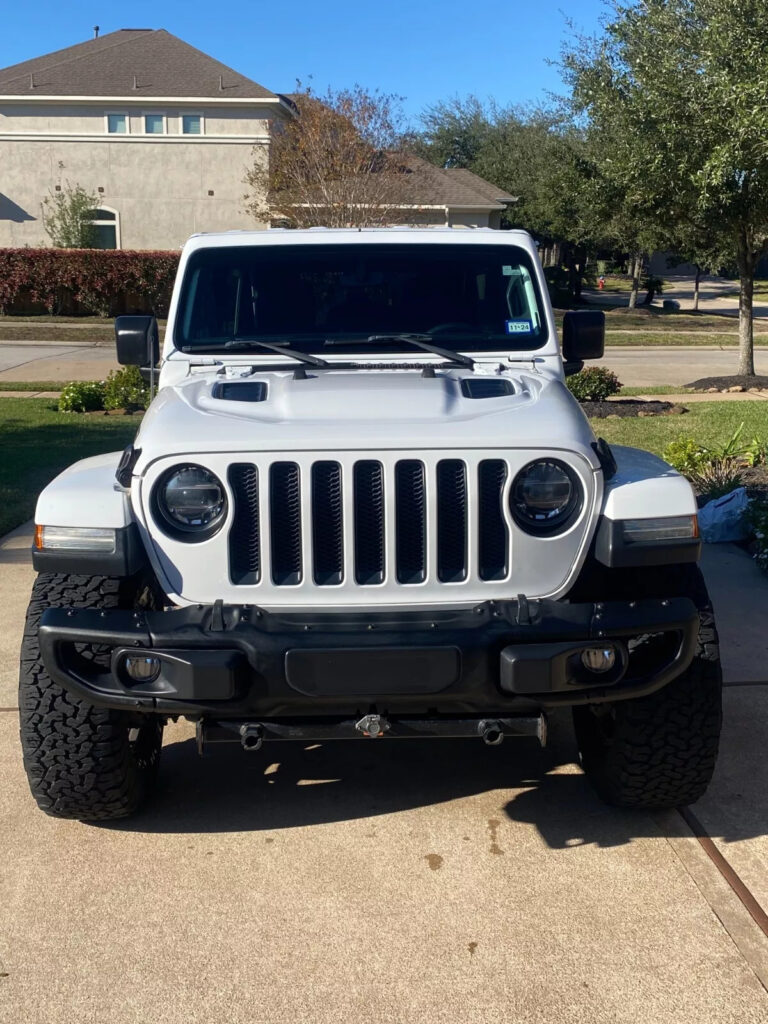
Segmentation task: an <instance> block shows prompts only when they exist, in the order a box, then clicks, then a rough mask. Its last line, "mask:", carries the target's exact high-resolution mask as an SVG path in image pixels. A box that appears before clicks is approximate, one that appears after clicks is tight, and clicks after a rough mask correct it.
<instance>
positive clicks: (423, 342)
mask: <svg viewBox="0 0 768 1024" xmlns="http://www.w3.org/2000/svg"><path fill="white" fill-rule="evenodd" d="M362 340H363V339H362V338H361V339H360V341H362ZM360 341H352V340H347V339H346V338H328V339H326V342H325V343H326V345H355V344H359V343H360ZM365 341H366V343H367V342H370V343H371V344H373V343H374V342H377V341H404V342H406V344H408V345H415V346H416V348H420V349H422V350H423V351H424V352H431V353H432V354H433V355H436V356H442V357H443V359H447V360H448V361H449V362H451V363H457V364H458V365H459V366H466V367H467V369H469V370H472V369H474V366H475V361H474V359H470V358H469V356H465V355H464V354H463V353H462V352H454V351H453V350H452V349H449V348H440V346H439V345H433V344H432V343H431V342H432V335H431V334H369V335H368V337H367V338H366V339H365Z"/></svg>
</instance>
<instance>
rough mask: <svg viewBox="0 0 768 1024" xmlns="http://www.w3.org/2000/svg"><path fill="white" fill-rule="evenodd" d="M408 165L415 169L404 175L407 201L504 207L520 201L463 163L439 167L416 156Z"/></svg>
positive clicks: (472, 206) (404, 193)
mask: <svg viewBox="0 0 768 1024" xmlns="http://www.w3.org/2000/svg"><path fill="white" fill-rule="evenodd" d="M407 165H408V167H409V169H410V170H411V172H412V173H411V174H407V175H404V176H403V178H402V179H401V182H402V190H403V203H404V204H406V203H407V204H409V205H414V206H451V207H468V208H479V209H485V210H503V209H504V208H505V207H506V206H507V204H508V203H514V202H516V198H517V197H516V196H511V195H510V194H509V193H508V192H505V191H504V189H501V188H498V187H497V186H496V185H493V184H491V182H490V181H486V180H485V178H480V177H479V176H478V175H477V174H473V173H472V171H468V170H466V169H465V168H463V167H461V168H460V167H447V168H443V167H437V166H435V164H430V163H428V162H427V161H426V160H422V159H421V158H420V157H412V156H411V157H408V159H407Z"/></svg>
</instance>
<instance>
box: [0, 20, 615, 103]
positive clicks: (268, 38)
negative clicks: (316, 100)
mask: <svg viewBox="0 0 768 1024" xmlns="http://www.w3.org/2000/svg"><path fill="white" fill-rule="evenodd" d="M603 9H604V8H603V3H602V0H575V2H574V0H571V2H567V0H563V2H562V5H561V6H558V5H557V0H556V2H555V3H552V2H551V0H549V2H548V0H544V2H541V0H506V2H500V0H476V2H474V3H472V2H471V0H470V2H468V0H461V2H459V0H442V2H438V0H427V2H415V3H414V2H413V0H411V2H409V0H385V2H378V3H375V4H371V3H365V0H325V2H324V3H322V2H318V0H311V2H310V0H292V2H291V3H290V4H288V3H254V2H253V0H224V2H222V3H211V2H210V0H209V2H206V3H201V2H200V0H184V2H182V0H154V2H149V0H133V2H131V3H123V2H115V0H107V2H106V3H105V2H104V0H101V2H100V3H99V2H97V0H90V2H81V0H71V2H69V3H62V2H61V0H56V2H53V0H27V3H14V2H13V0H0V25H1V26H2V27H1V28H0V67H7V66H8V65H9V64H16V63H18V62H19V61H22V60H27V59H28V58H30V57H37V56H40V55H41V54H43V53H48V52H50V51H52V50H56V49H61V48H62V47H64V46H70V45H72V44H73V43H78V42H82V41H83V40H85V39H88V38H90V37H91V35H92V29H93V26H94V25H97V24H98V25H99V26H100V27H101V32H102V34H104V33H106V32H111V31H114V30H115V29H118V28H165V29H167V30H168V31H169V32H173V33H174V35H177V36H180V37H181V38H182V39H184V40H185V41H186V42H188V43H191V44H192V45H193V46H197V47H198V48H199V49H201V50H204V51H205V52H206V53H209V54H210V55H211V56H213V57H216V58H217V59H218V60H221V61H223V62H224V63H225V64H229V65H230V66H231V67H233V68H236V69H237V70H238V71H241V72H242V73H243V74H245V75H248V76H249V77H250V78H253V79H255V80H256V81H257V82H261V84H262V85H264V86H266V87H267V88H268V89H272V90H273V91H275V92H290V91H291V90H292V89H293V88H294V85H295V81H296V79H297V78H302V79H304V80H306V79H307V78H308V77H309V76H312V80H313V84H314V85H316V86H317V87H318V88H319V90H320V91H322V89H323V87H324V86H326V85H332V86H333V87H335V88H339V87H343V86H346V85H353V84H354V83H356V82H359V83H360V84H361V85H365V86H367V87H369V88H374V87H379V88H381V89H382V90H384V91H385V92H395V93H397V94H399V95H401V96H404V97H405V104H404V106H405V109H406V112H407V113H408V114H409V115H415V114H417V113H418V112H419V111H420V110H421V109H423V107H425V106H426V105H427V104H430V103H434V102H435V101H437V100H439V99H447V98H450V97H452V96H456V95H458V96H465V95H467V94H469V93H475V94H476V95H478V96H480V97H481V98H484V97H491V96H492V97H494V98H495V99H496V100H497V101H499V102H500V103H526V102H531V101H536V100H539V99H543V98H544V96H545V93H546V91H547V90H554V91H557V90H558V88H559V77H558V73H557V69H556V68H551V67H548V66H547V63H546V61H547V58H556V57H557V55H558V52H559V49H560V44H561V42H562V40H563V39H564V38H565V37H566V36H567V34H568V29H567V27H566V18H570V19H572V20H573V21H574V22H575V23H576V24H577V25H578V26H579V28H581V29H582V30H586V31H593V30H594V29H596V28H597V26H598V24H599V18H600V15H601V12H602V11H603Z"/></svg>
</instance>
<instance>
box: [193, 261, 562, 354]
mask: <svg viewBox="0 0 768 1024" xmlns="http://www.w3.org/2000/svg"><path fill="white" fill-rule="evenodd" d="M377 334H378V335H392V334H420V335H429V336H431V337H434V339H435V343H436V344H439V345H441V346H442V347H443V348H450V349H454V350H457V351H462V352H482V351H506V352H509V351H513V350H517V351H526V350H531V349H537V348H541V346H542V345H543V344H544V343H545V341H546V340H547V327H546V321H545V319H544V315H543V307H542V303H541V299H540V296H539V292H538V287H537V284H536V282H535V280H534V276H533V267H532V265H531V261H530V258H529V256H528V255H527V253H525V252H524V250H522V249H519V248H518V247H517V246H513V245H476V244H475V245H473V244H468V245H456V244H453V245H440V244H437V243H436V244H434V245H432V244H424V243H419V244H414V245H393V244H391V243H390V244H386V243H382V244H370V243H366V244H362V245H315V244H313V245H280V246H270V245H255V246H233V247H230V248H210V249H199V250H197V251H196V252H194V253H193V254H192V255H191V256H190V259H189V262H188V263H187V268H186V273H185V275H184V281H183V285H182V290H181V298H180V304H179V309H178V313H177V317H176V329H175V337H174V341H175V344H176V347H177V348H180V349H182V350H184V351H208V352H210V351H216V350H219V349H222V348H224V347H225V346H226V344H227V342H233V341H236V340H237V341H239V342H240V343H241V344H239V345H238V346H237V347H238V348H239V349H241V350H244V349H247V347H248V346H247V344H246V343H247V341H248V340H249V339H251V340H253V341H258V340H259V339H262V340H265V341H268V340H271V341H279V342H282V343H283V344H288V345H290V346H291V347H292V348H294V349H296V350H298V351H302V352H311V353H321V352H326V353H328V352H334V353H339V354H345V353H351V352H354V351H363V350H364V351H366V352H378V353H381V352H397V353H400V352H403V353H405V352H408V353H410V354H411V356H413V353H414V348H413V345H409V344H408V343H407V342H405V341H398V340H396V339H392V338H382V339H373V338H371V336H372V335H377ZM369 339H370V340H369ZM331 346H333V347H331ZM231 347H233V346H231V345H230V348H231ZM257 348H258V347H257V346H255V345H254V351H257Z"/></svg>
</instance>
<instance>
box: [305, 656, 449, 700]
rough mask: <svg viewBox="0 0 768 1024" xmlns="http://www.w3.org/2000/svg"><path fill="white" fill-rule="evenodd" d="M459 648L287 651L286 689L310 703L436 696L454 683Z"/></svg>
mask: <svg viewBox="0 0 768 1024" xmlns="http://www.w3.org/2000/svg"><path fill="white" fill-rule="evenodd" d="M460 672H461V654H460V652H459V649H458V648H457V647H396V648H394V647H365V648H357V647H355V648H352V647H340V648H331V649H323V648H310V649H306V648H305V649H303V650H290V651H287V652H286V655H285V678H286V681H287V682H288V685H289V686H290V687H291V688H292V689H294V690H296V691H297V692H298V693H303V694H305V695H306V696H308V697H349V696H355V695H360V696H363V697H373V696H388V695H403V694H420V693H440V692H441V691H442V690H446V689H448V687H449V686H452V685H453V684H454V683H455V682H456V681H457V680H458V679H459V675H460Z"/></svg>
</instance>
